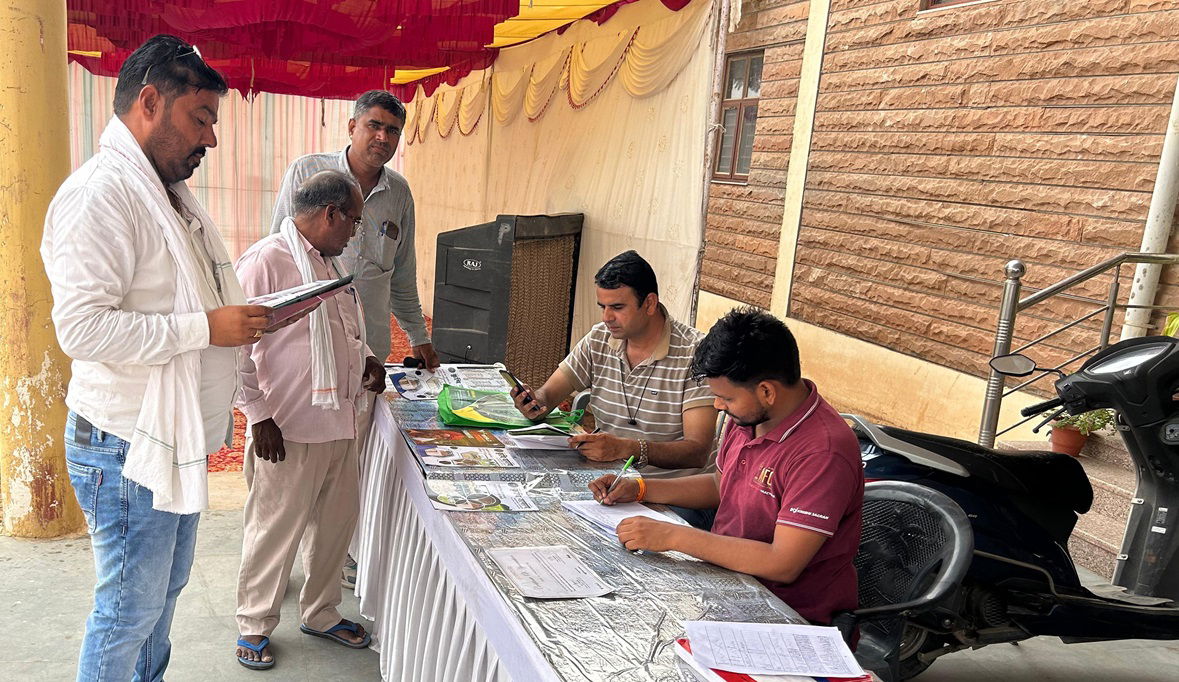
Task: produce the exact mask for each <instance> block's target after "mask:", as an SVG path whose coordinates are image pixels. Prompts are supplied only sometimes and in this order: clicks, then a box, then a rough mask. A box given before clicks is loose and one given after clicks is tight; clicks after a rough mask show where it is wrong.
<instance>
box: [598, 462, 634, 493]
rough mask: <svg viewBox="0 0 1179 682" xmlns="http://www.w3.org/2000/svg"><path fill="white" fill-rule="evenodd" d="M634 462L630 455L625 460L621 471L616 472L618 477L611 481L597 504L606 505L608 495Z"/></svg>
mask: <svg viewBox="0 0 1179 682" xmlns="http://www.w3.org/2000/svg"><path fill="white" fill-rule="evenodd" d="M634 461H635V456H634V455H631V456H630V457H628V458H627V460H626V464H623V465H622V469H620V470H619V471H618V475H617V476H615V477H614V480H613V481H611V483H610V485H609V486H608V487H607V488H606V494H605V495H603V496H602V499H600V500H598V504H606V500H608V499H609V498H610V493H612V492H614V486H616V485H618V482H619V481H621V480H622V476H623V475H624V474H625V473H626V470H627V469H629V468H630V465H631V464H632V463H633V462H634Z"/></svg>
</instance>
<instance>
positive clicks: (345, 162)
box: [270, 90, 438, 370]
mask: <svg viewBox="0 0 1179 682" xmlns="http://www.w3.org/2000/svg"><path fill="white" fill-rule="evenodd" d="M404 127H405V106H404V105H403V104H402V103H401V101H400V100H398V99H397V98H396V97H394V96H393V95H391V94H389V93H388V92H385V91H384V90H369V91H368V92H366V93H364V94H363V95H361V96H360V97H359V98H358V99H357V100H356V105H355V107H354V109H353V112H352V118H351V119H349V120H348V137H349V138H350V144H349V145H348V146H347V147H345V148H344V149H343V151H339V152H328V153H323V154H308V155H307V156H303V157H300V158H298V159H296V160H295V161H294V163H292V164H291V166H290V167H289V168H287V172H286V175H285V176H284V177H283V179H282V187H281V188H280V189H279V191H278V199H277V200H276V201H275V204H274V219H273V221H272V223H271V226H270V232H271V233H276V232H278V230H279V228H280V227H281V226H282V222H283V220H285V219H286V218H287V216H290V215H292V213H293V210H292V208H293V207H292V197H293V196H294V192H295V190H296V189H298V187H299V186H300V185H301V184H303V181H304V180H306V179H307V178H309V177H311V175H312V174H314V173H316V172H318V171H321V170H326V169H332V170H338V171H340V172H342V173H346V174H348V175H349V176H351V177H352V178H353V179H354V180H355V181H356V182H357V183H358V184H359V185H360V193H361V196H362V197H364V204H363V208H364V212H363V215H360V216H358V217H360V218H362V220H361V222H360V226H359V230H358V234H357V235H356V238H355V239H353V240H352V241H351V242H350V243H349V244H348V248H346V249H345V250H344V254H343V256H342V258H341V260H342V261H343V263H344V266H345V267H346V268H347V269H348V271H349V272H351V273H352V274H354V275H355V276H356V280H355V281H356V289H357V291H359V292H360V302H361V304H362V305H363V306H364V319H365V323H366V326H367V331H368V333H367V341H368V346H369V348H371V349H372V352H373V355H376V356H377V357H378V358H380V360H381V362H385V360H386V358H388V356H389V349H390V346H391V343H392V342H391V338H390V331H391V330H390V327H389V315H390V313H392V315H393V316H394V317H396V318H397V323H398V324H399V325H401V328H402V329H403V330H405V333H406V335H407V336H409V343H410V345H411V346H413V354H414V357H416V358H417V359H418V360H421V361H422V363H423V364H424V365H425V366H426V367H427V368H428V369H431V370H432V369H435V368H436V367H438V355H437V353H435V352H434V345H433V344H432V343H430V335H429V334H428V333H427V332H426V322H425V319H424V318H423V317H422V304H421V302H420V301H419V299H418V283H417V256H416V255H415V253H414V227H415V226H414V205H413V195H411V194H410V192H409V183H408V182H406V180H405V178H404V177H403V176H402V175H401V174H400V173H398V172H396V171H394V170H392V169H391V168H388V167H387V166H386V165H385V164H387V163H389V160H390V159H392V158H393V153H394V152H396V151H397V143H398V141H399V140H400V139H401V130H402V129H403V128H404ZM396 361H397V362H400V361H401V359H400V358H397V359H396Z"/></svg>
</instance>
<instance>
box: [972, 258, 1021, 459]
mask: <svg viewBox="0 0 1179 682" xmlns="http://www.w3.org/2000/svg"><path fill="white" fill-rule="evenodd" d="M1025 272H1027V268H1025V267H1024V264H1023V261H1019V260H1012V261H1008V262H1007V265H1005V266H1003V274H1005V275H1006V276H1007V279H1006V281H1004V282H1003V301H1002V303H1001V304H1000V307H999V324H998V325H997V327H996V329H995V349H994V351H993V352H992V353H991V357H996V356H999V355H1006V354H1007V353H1009V352H1011V339H1012V337H1013V336H1014V335H1015V315H1016V313H1018V312H1019V290H1020V286H1021V282H1020V279H1021V278H1022V277H1023V275H1024V273H1025ZM1006 384H1007V377H1005V376H1003V375H1002V374H999V373H998V372H996V371H995V370H993V369H992V370H991V371H990V375H989V376H988V377H987V394H986V398H984V400H983V410H982V422H981V423H980V424H979V426H978V444H979V445H982V446H984V447H988V448H992V447H995V431H996V430H997V429H998V428H999V409H1000V408H1001V407H1002V406H1003V389H1004V388H1005V387H1006Z"/></svg>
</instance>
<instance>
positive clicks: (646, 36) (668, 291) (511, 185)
mask: <svg viewBox="0 0 1179 682" xmlns="http://www.w3.org/2000/svg"><path fill="white" fill-rule="evenodd" d="M699 2H700V4H701V5H703V8H702V9H701V10H700V11H701V14H699V15H696V16H698V17H699V20H700V21H703V22H707V25H706V26H704V27H703V29H701V30H700V31H697V30H696V29H695V27H694V26H693V25H691V24H680V23H676V22H672V23H669V24H664V23H661V22H662V21H663V20H665V19H668V18H672V19H674V18H675V15H676V14H677V13H675V12H672V11H671V10H668V9H667V8H666V7H665V6H664V5H663V4H662V3H661V2H660V0H638V2H634V3H631V4H628V5H625V6H623V7H621V8H620V9H619V10H618V13H617V14H616V15H615V16H614V17H613V18H612V19H611V20H610V21H609V22H606V23H605V24H602V25H598V24H595V23H593V22H591V21H580V22H576V23H575V24H573V25H572V26H570V27H569V29H568V30H567V31H565V32H564V33H562V34H560V35H557V34H549V35H546V36H544V37H542V38H540V39H538V40H534V41H531V42H529V43H526V44H524V45H518V46H515V47H511V48H507V49H504V50H502V51H501V52H500V56H499V59H497V60H496V62H495V65H494V66H493V67H492V68H491V69H489V70H488V71H489V73H487V74H485V77H486V78H487V86H486V88H487V89H486V90H485V93H484V94H485V98H486V99H487V100H490V102H491V104H490V107H489V108H490V109H491V111H489V112H487V113H485V114H484V116H485V117H486V118H487V120H486V121H483V122H481V123H480V124H479V125H478V126H476V128H475V129H474V131H473V132H472V133H471V134H470V135H467V136H464V135H450V137H448V138H446V139H440V138H439V137H438V136H436V135H435V134H434V133H433V132H430V133H428V134H427V137H426V140H425V143H424V144H415V145H414V146H412V147H409V148H408V149H407V151H406V154H405V164H406V166H405V171H404V172H405V176H406V178H407V179H408V180H409V183H410V186H411V187H413V193H414V200H415V210H416V215H417V227H416V228H415V229H416V230H417V232H416V233H415V234H416V236H415V243H416V248H417V256H418V262H420V263H433V262H435V259H436V252H435V248H436V245H437V235H438V234H439V233H441V232H445V231H448V230H453V229H455V228H459V227H462V226H464V225H475V224H479V223H485V222H487V221H489V220H494V219H495V216H497V215H499V214H523V215H533V214H538V213H565V212H581V213H584V214H585V227H584V228H583V231H582V238H581V248H580V252H579V253H580V256H579V269H578V277H577V280H578V281H577V287H576V294H575V299H576V301H575V304H574V323H573V332H572V339H573V340H576V339H578V338H580V337H581V335H582V334H584V333H585V332H586V331H587V330H588V329H589V328H590V327H591V326H592V325H593V324H594V323H595V322H598V321H600V319H601V317H600V312H599V309H598V306H597V301H596V299H595V298H594V292H595V287H594V285H593V275H594V273H595V272H597V270H598V268H599V267H601V265H602V263H604V262H606V260H608V259H609V258H611V257H613V256H615V255H617V254H618V253H620V252H622V251H625V250H627V249H632V248H633V249H636V250H637V251H638V252H639V253H641V254H642V255H643V257H644V258H646V259H647V260H648V261H649V262H650V263H651V265H652V267H654V268H655V271H656V273H657V275H658V277H659V300H660V301H661V302H663V303H664V304H665V305H667V307H668V310H669V311H671V313H672V315H673V316H676V317H678V318H679V319H681V320H686V319H687V314H688V311H689V309H690V306H691V302H692V299H693V295H694V289H693V286H694V283H695V263H696V255H697V252H698V250H699V249H700V241H701V239H700V238H701V226H702V224H703V216H702V215H701V211H700V206H701V203H702V200H703V194H704V182H703V178H704V150H705V145H704V143H703V141H704V140H706V139H708V133H707V123H708V111H709V109H708V105H709V99H710V94H711V92H712V88H711V83H712V78H713V64H714V61H715V46H714V45H713V44H711V40H710V38H711V37H712V36H713V35H715V33H714V32H713V31H711V30H709V27H710V26H711V27H715V26H716V21H715V18H716V14H715V12H709V7H708V5H709V3H708V2H706V0H699ZM693 4H695V3H693ZM691 8H692V5H689V6H688V7H685V8H684V9H682V10H681V11H680V12H679V13H680V14H682V13H683V12H687V11H689V9H691ZM655 27H658V30H656V28H655ZM635 29H638V31H637V33H635ZM677 31H678V32H679V33H687V34H695V35H700V36H701V38H702V39H700V40H698V41H697V42H696V43H695V44H694V45H691V46H690V47H691V48H692V49H690V50H689V54H690V57H688V58H687V59H686V62H685V63H681V64H679V65H674V64H667V66H668V70H669V71H670V72H671V73H673V74H675V76H674V77H673V78H667V79H664V80H662V81H660V80H659V79H656V78H654V75H653V73H652V72H650V71H649V70H646V69H643V68H638V67H642V66H643V65H644V64H649V63H650V62H645V61H642V60H640V61H638V62H635V63H634V64H635V66H634V67H629V68H634V69H635V73H634V74H633V75H635V76H636V77H637V78H636V80H635V81H634V82H633V83H632V84H645V85H642V89H638V90H637V92H639V93H642V94H643V96H642V97H639V96H636V95H635V94H634V92H632V90H631V88H629V87H622V84H623V82H624V81H623V79H622V73H623V72H624V69H626V68H628V67H626V66H625V64H624V65H623V66H621V67H619V71H618V73H617V74H616V77H615V78H613V79H608V80H607V83H606V85H605V87H604V88H602V89H601V91H600V92H598V94H597V95H596V96H593V92H594V90H595V88H596V85H595V84H596V83H600V82H601V78H603V77H605V76H608V75H609V73H610V71H611V70H612V69H613V67H614V65H615V64H616V63H617V61H615V63H613V64H612V63H610V60H609V58H610V57H611V56H612V55H617V52H616V51H615V50H616V49H618V48H619V43H620V42H621V41H622V36H626V37H627V38H629V36H630V35H632V34H633V35H635V40H634V41H633V42H632V44H631V46H630V48H629V49H627V50H625V52H626V55H625V60H630V59H634V58H635V54H638V55H640V56H642V55H643V54H644V50H661V51H662V50H671V48H672V46H673V45H676V44H678V43H677V42H676V36H678V35H679V33H677ZM652 36H654V38H652ZM669 38H670V41H669V40H668V39H669ZM646 40H650V41H652V42H651V43H645V42H644V41H646ZM636 45H638V46H640V49H639V51H638V52H637V53H635V46H636ZM573 46H577V47H578V49H579V50H580V53H579V54H578V56H577V58H576V60H575V59H574V57H573V56H572V47H573ZM632 53H634V54H632ZM667 54H672V55H674V54H675V53H674V52H667ZM673 58H674V56H673V57H669V58H668V61H670V60H671V59H673ZM625 60H624V61H625ZM574 62H576V63H577V64H578V65H580V66H574ZM672 67H677V68H672ZM578 68H584V69H587V70H589V71H590V72H591V73H583V74H581V75H575V74H576V70H577V69H578ZM603 71H604V73H603ZM659 73H661V74H662V73H665V72H664V71H663V70H662V69H660V70H659ZM595 74H596V75H597V78H596V79H595V78H594V76H595ZM563 75H564V78H562V76H563ZM472 76H475V74H472ZM579 79H580V80H579ZM482 80H483V79H482V78H477V77H468V79H467V80H465V81H460V82H459V84H458V85H459V86H460V87H463V86H464V85H467V84H468V83H470V84H474V83H475V82H476V81H482ZM562 80H566V81H567V84H566V88H565V90H564V91H562V90H561V82H562ZM659 82H664V83H666V85H665V86H664V87H663V88H662V89H661V90H658V91H655V90H654V89H653V88H654V87H656V86H657V84H658V83H659ZM591 85H595V87H590V86H591ZM468 87H470V86H468ZM476 87H477V86H476ZM579 89H580V90H581V93H582V95H584V96H590V97H591V99H590V100H589V101H588V103H586V104H585V106H584V107H583V108H576V107H575V106H571V105H570V102H569V99H570V92H571V91H573V92H574V93H576V92H577V91H578V90H579ZM550 93H552V94H551V95H550ZM526 95H527V97H526ZM420 96H421V95H420V94H419V97H420ZM575 96H577V95H576V94H575ZM468 97H469V96H468V95H464V98H463V100H462V101H463V102H468V101H471V102H472V104H473V100H470V99H469V98H468ZM545 104H547V108H546V107H545V106H544V105H545ZM432 106H433V104H432V103H431V104H430V107H431V109H427V110H426V113H427V114H428V113H429V112H430V111H431V110H432ZM526 107H527V108H526ZM521 112H526V113H528V114H529V116H525V115H524V114H522V113H521ZM538 113H539V114H540V115H539V116H536V114H538ZM530 117H531V118H532V119H533V120H529V118H530ZM428 124H429V128H435V129H436V128H437V126H436V125H435V124H434V123H433V121H432V120H428ZM460 124H461V125H462V126H463V130H465V129H466V128H465V125H466V124H465V122H463V121H461V120H460ZM489 124H490V125H489ZM456 127H457V125H456ZM435 132H436V131H435ZM434 274H435V273H434V272H433V270H432V269H431V268H418V272H417V276H418V282H419V290H420V291H422V292H431V291H433V290H434ZM422 303H423V305H424V306H426V307H427V308H429V306H430V304H431V300H430V297H429V296H428V295H425V296H424V297H423V300H422Z"/></svg>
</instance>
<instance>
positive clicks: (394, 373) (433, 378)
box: [385, 365, 442, 400]
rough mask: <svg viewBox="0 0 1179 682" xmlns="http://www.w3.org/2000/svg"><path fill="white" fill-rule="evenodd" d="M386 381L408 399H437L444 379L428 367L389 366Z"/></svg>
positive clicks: (398, 393) (399, 394)
mask: <svg viewBox="0 0 1179 682" xmlns="http://www.w3.org/2000/svg"><path fill="white" fill-rule="evenodd" d="M385 381H386V382H387V384H388V387H389V388H391V389H393V390H394V391H397V395H398V396H400V397H402V398H405V399H406V400H437V399H438V393H439V392H440V391H441V390H442V380H441V379H439V378H438V376H437V375H435V374H434V373H433V372H431V371H430V370H428V369H421V368H417V369H415V368H412V367H402V366H401V365H393V366H387V367H386V375H385Z"/></svg>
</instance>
